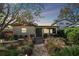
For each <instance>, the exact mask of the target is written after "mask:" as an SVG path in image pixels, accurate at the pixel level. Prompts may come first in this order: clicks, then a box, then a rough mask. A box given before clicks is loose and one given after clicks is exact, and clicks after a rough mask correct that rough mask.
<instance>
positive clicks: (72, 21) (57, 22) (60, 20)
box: [52, 19, 73, 25]
mask: <svg viewBox="0 0 79 59" xmlns="http://www.w3.org/2000/svg"><path fill="white" fill-rule="evenodd" d="M64 20H66V21H69V22H73V21H72V20H70V19H63V20H56V21H55V22H54V23H53V24H52V25H55V24H56V23H58V22H61V21H64Z"/></svg>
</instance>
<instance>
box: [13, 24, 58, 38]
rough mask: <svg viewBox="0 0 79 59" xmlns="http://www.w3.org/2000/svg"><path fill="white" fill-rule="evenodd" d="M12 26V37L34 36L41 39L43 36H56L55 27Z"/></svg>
mask: <svg viewBox="0 0 79 59" xmlns="http://www.w3.org/2000/svg"><path fill="white" fill-rule="evenodd" d="M12 26H13V34H14V35H18V36H19V35H22V36H28V35H30V36H34V37H43V36H44V34H47V35H50V34H51V35H55V34H57V26H36V25H33V24H23V25H22V24H19V25H18V24H17V25H12Z"/></svg>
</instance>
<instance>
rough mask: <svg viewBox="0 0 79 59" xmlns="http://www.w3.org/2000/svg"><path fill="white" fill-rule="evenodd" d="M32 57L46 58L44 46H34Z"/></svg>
mask: <svg viewBox="0 0 79 59" xmlns="http://www.w3.org/2000/svg"><path fill="white" fill-rule="evenodd" d="M32 56H48V53H47V50H46V48H45V47H44V44H36V45H34V50H33V54H32Z"/></svg>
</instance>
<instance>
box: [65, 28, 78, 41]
mask: <svg viewBox="0 0 79 59" xmlns="http://www.w3.org/2000/svg"><path fill="white" fill-rule="evenodd" d="M64 33H65V35H66V37H67V39H68V41H70V42H77V41H78V40H79V28H78V27H75V28H66V29H64Z"/></svg>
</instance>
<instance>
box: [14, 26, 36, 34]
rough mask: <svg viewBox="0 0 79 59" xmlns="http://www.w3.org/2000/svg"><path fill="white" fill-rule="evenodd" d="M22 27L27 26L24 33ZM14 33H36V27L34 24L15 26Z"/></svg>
mask: <svg viewBox="0 0 79 59" xmlns="http://www.w3.org/2000/svg"><path fill="white" fill-rule="evenodd" d="M22 28H25V29H26V31H25V32H23V33H22ZM13 33H14V34H15V35H31V34H34V35H35V27H34V26H14V27H13Z"/></svg>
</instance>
